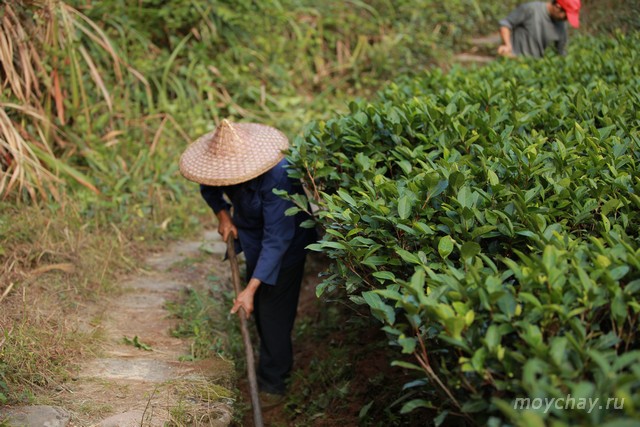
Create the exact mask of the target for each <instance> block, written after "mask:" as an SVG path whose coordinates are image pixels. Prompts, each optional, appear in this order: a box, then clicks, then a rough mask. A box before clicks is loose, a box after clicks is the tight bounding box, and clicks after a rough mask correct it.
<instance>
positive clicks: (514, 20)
mask: <svg viewBox="0 0 640 427" xmlns="http://www.w3.org/2000/svg"><path fill="white" fill-rule="evenodd" d="M580 7H581V5H580V0H553V1H550V2H546V3H545V2H540V1H535V2H530V3H525V4H522V5H520V6H518V7H517V8H516V9H515V10H513V11H512V12H511V13H510V14H509V16H507V17H506V18H505V19H502V20H501V21H500V37H501V38H502V42H503V44H502V45H501V46H500V47H499V48H498V54H499V55H502V56H508V57H513V56H532V57H535V58H541V57H542V56H544V52H545V50H546V49H547V48H548V47H549V46H553V47H554V48H555V49H556V51H557V52H558V53H559V54H561V55H565V54H566V45H567V40H568V36H567V26H566V22H565V21H567V20H568V21H569V24H571V25H572V26H573V27H575V28H578V26H579V25H580V20H579V13H580Z"/></svg>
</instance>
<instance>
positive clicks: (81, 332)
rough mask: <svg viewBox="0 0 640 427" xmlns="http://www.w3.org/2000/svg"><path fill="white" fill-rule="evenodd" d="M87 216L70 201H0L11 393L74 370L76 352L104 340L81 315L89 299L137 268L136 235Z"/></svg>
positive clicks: (21, 393) (1, 319) (2, 339)
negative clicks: (54, 206)
mask: <svg viewBox="0 0 640 427" xmlns="http://www.w3.org/2000/svg"><path fill="white" fill-rule="evenodd" d="M122 239H124V238H123V237H122V235H121V234H117V233H115V232H113V231H112V230H96V229H93V228H92V227H90V226H89V225H88V224H84V225H83V224H81V223H80V219H79V217H78V215H77V214H75V213H74V212H73V211H71V210H70V209H66V210H63V209H61V210H60V211H58V212H51V211H48V210H41V209H39V208H37V207H26V206H22V207H10V206H6V205H5V206H2V215H1V216H0V284H2V285H0V295H4V298H3V299H2V300H1V301H0V361H2V363H1V364H0V382H4V383H5V385H6V386H8V389H9V390H10V396H8V397H9V399H10V401H16V400H23V399H25V398H28V397H29V395H30V393H32V392H33V391H35V390H37V389H40V388H43V387H46V388H49V387H51V386H54V385H57V384H59V383H61V382H62V381H64V380H65V379H67V378H68V375H69V373H68V372H69V369H70V368H71V367H72V366H73V363H74V361H75V360H77V358H79V357H82V355H83V354H85V353H86V352H91V351H92V350H93V348H94V347H95V345H96V344H97V343H98V342H99V336H98V335H96V334H97V333H98V332H97V331H98V329H96V328H95V326H96V325H92V324H84V323H80V322H79V320H78V319H83V318H91V317H92V316H93V318H94V319H95V316H98V317H99V315H100V314H99V313H82V315H80V316H79V315H78V314H79V313H81V312H83V310H84V309H85V306H86V303H87V302H88V301H95V300H97V299H99V298H100V297H101V296H104V295H105V294H107V293H109V292H112V291H113V286H112V284H113V283H114V280H115V279H116V278H117V277H118V275H119V274H121V273H122V272H125V271H128V270H131V269H133V268H134V265H135V261H134V260H133V259H132V258H130V255H127V253H132V252H135V249H136V248H135V245H134V243H132V242H129V241H126V240H122Z"/></svg>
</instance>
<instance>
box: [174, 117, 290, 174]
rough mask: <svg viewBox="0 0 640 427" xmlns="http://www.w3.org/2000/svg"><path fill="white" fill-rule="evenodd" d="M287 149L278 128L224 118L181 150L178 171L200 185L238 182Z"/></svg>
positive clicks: (264, 167) (260, 170)
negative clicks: (210, 130) (182, 151)
mask: <svg viewBox="0 0 640 427" xmlns="http://www.w3.org/2000/svg"><path fill="white" fill-rule="evenodd" d="M287 148H289V140H288V139H287V137H286V136H285V135H284V134H283V133H282V132H280V131H279V130H278V129H275V128H272V127H270V126H266V125H261V124H258V123H231V122H229V121H228V120H226V119H225V120H222V123H220V125H218V127H217V128H216V129H215V130H214V131H213V132H209V133H207V134H205V135H203V136H201V137H200V138H198V139H197V140H195V141H194V142H193V143H192V144H191V145H189V147H187V149H186V150H185V151H184V153H182V156H181V157H180V173H182V175H183V176H184V177H185V178H187V179H188V180H190V181H195V182H198V183H200V184H206V185H215V186H221V185H233V184H239V183H241V182H246V181H249V180H250V179H253V178H255V177H257V176H259V175H261V174H263V173H265V172H266V171H268V170H269V169H271V168H272V167H274V166H275V165H277V164H278V163H279V162H280V160H282V159H283V158H284V154H283V152H282V151H283V150H286V149H287Z"/></svg>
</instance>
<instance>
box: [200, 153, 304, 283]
mask: <svg viewBox="0 0 640 427" xmlns="http://www.w3.org/2000/svg"><path fill="white" fill-rule="evenodd" d="M288 165H289V164H288V163H287V161H286V160H282V161H281V162H280V163H278V164H277V165H276V166H274V167H273V168H271V169H270V170H269V171H267V172H265V173H264V174H262V175H260V176H258V177H257V178H254V179H252V180H250V181H247V182H243V183H241V184H236V185H229V186H223V187H213V186H208V185H200V193H201V194H202V197H203V198H204V199H205V200H206V202H207V204H208V205H209V206H210V207H211V208H212V209H213V211H214V212H215V213H216V214H217V213H218V212H220V211H221V210H222V209H227V210H229V211H231V208H233V210H232V211H233V214H232V218H233V223H234V225H235V226H236V228H237V229H238V238H239V240H240V250H241V251H244V254H245V259H246V261H247V277H249V278H250V277H255V278H257V279H259V280H260V281H261V282H262V283H266V284H269V285H275V284H276V280H277V278H278V273H279V272H280V269H281V268H287V267H290V266H292V265H294V264H296V263H298V262H300V261H302V260H303V259H304V257H305V256H306V249H305V247H306V246H307V245H308V244H310V243H313V242H314V241H315V240H316V233H315V229H314V228H302V227H300V223H301V222H303V221H305V220H307V219H309V215H308V214H306V213H304V212H299V213H298V214H296V215H295V216H286V215H285V211H286V210H287V209H289V208H291V207H293V206H294V205H293V203H292V202H290V201H288V200H284V199H283V198H281V197H280V196H277V195H275V194H273V190H274V189H279V190H285V191H287V192H288V193H289V194H304V191H303V189H302V185H300V182H298V181H297V180H294V179H291V178H289V177H288V175H287V170H286V168H287V167H288ZM225 195H226V197H227V199H228V200H229V201H230V202H231V203H228V202H227V201H226V200H225V198H224V197H223V196H225Z"/></svg>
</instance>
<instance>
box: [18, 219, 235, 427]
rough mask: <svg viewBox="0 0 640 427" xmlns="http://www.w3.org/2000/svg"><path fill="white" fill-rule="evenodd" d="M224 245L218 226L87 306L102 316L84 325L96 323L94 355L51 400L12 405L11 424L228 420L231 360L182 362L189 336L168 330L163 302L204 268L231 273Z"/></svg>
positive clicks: (200, 277) (121, 425) (119, 425)
mask: <svg viewBox="0 0 640 427" xmlns="http://www.w3.org/2000/svg"><path fill="white" fill-rule="evenodd" d="M225 248H226V246H225V244H224V242H222V241H221V240H220V239H219V237H218V234H217V233H215V232H208V233H206V234H205V236H204V238H203V239H202V240H200V241H191V242H181V243H177V244H175V245H173V246H170V247H168V248H167V250H166V251H164V252H162V253H158V254H155V255H153V256H150V257H149V258H148V259H147V260H146V262H145V265H144V267H143V269H142V271H143V273H142V274H139V275H136V276H134V277H130V278H129V279H128V280H126V281H125V282H123V283H121V284H120V287H121V292H118V295H117V296H115V297H113V298H111V299H109V300H106V301H101V302H100V304H99V305H96V306H95V307H91V308H90V309H89V310H88V312H93V313H95V315H96V316H97V318H99V319H101V320H100V321H99V322H98V326H95V325H91V324H87V326H86V327H87V328H95V327H98V328H101V332H102V334H101V335H102V336H103V337H104V340H103V345H102V349H101V352H100V353H99V354H98V355H97V357H96V358H94V359H90V360H88V361H86V362H85V363H84V364H83V365H82V366H81V367H80V369H79V371H78V374H77V376H76V377H75V378H74V379H73V380H72V381H70V382H68V383H66V384H63V385H62V386H61V387H59V389H58V390H57V392H56V394H55V395H54V396H51V398H50V400H51V405H50V406H26V407H21V408H12V409H11V412H10V414H11V418H10V419H11V421H10V422H9V426H21V427H22V426H28V427H31V426H33V427H43V426H48V427H67V426H69V427H88V426H95V427H129V426H131V427H133V426H136V427H140V426H149V427H155V426H158V427H159V426H167V425H169V426H171V425H174V426H180V425H190V426H226V425H229V424H230V423H231V421H232V404H233V400H232V398H233V393H232V392H231V391H230V389H232V388H233V381H234V379H233V377H234V368H233V365H232V364H231V363H230V362H228V361H225V360H223V359H220V358H212V359H208V360H201V361H197V362H192V361H185V360H188V359H185V356H188V355H189V354H190V347H189V342H188V340H186V339H179V338H175V337H173V336H172V335H171V329H172V328H173V327H174V326H175V324H176V320H175V319H173V318H171V315H170V313H169V311H167V309H166V303H167V302H169V301H176V300H178V299H179V297H180V294H181V292H183V291H184V290H185V289H186V288H187V287H189V286H191V287H194V288H196V287H198V288H200V289H202V288H204V287H205V286H206V284H205V280H206V276H207V272H209V273H211V272H213V274H215V275H216V276H217V277H218V278H219V280H221V281H223V280H230V279H229V274H228V272H227V270H228V266H226V265H225V264H224V263H223V261H222V254H223V253H224V250H225ZM221 309H222V307H221ZM88 322H89V323H90V321H88ZM127 341H128V342H127Z"/></svg>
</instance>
